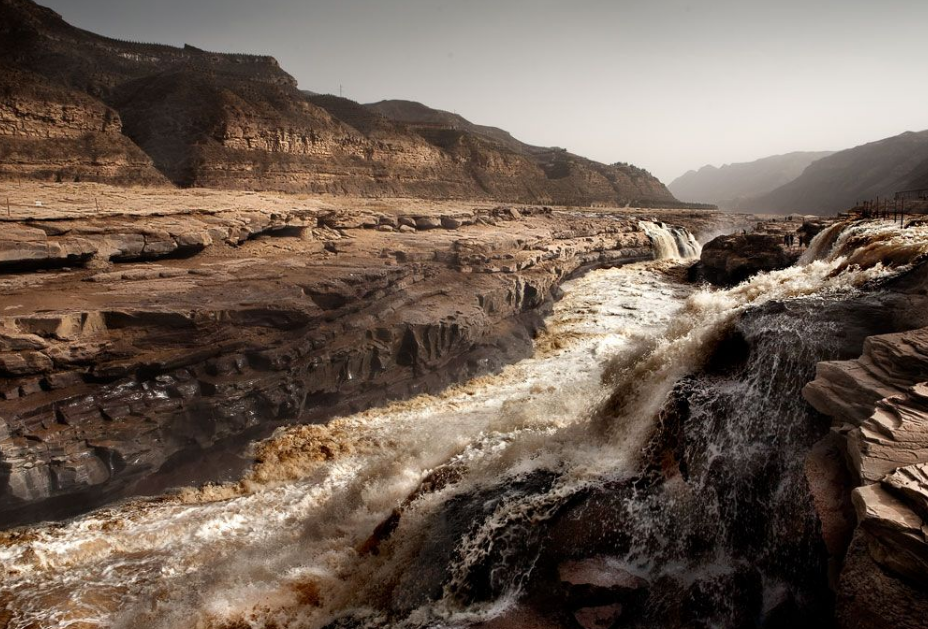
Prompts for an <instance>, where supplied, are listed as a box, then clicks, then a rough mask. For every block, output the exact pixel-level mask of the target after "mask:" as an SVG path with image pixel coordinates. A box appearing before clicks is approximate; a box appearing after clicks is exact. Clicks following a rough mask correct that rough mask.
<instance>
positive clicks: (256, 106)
mask: <svg viewBox="0 0 928 629" xmlns="http://www.w3.org/2000/svg"><path fill="white" fill-rule="evenodd" d="M0 64H2V66H3V68H4V79H3V85H2V86H0V87H2V88H3V89H0V116H2V117H0V121H2V124H0V156H3V157H4V159H3V160H2V161H3V167H2V168H0V177H3V178H7V179H10V178H30V179H42V180H46V181H56V180H58V181H61V180H66V181H72V180H84V181H102V182H110V183H136V184H149V183H154V182H156V181H164V182H167V181H169V182H172V183H174V184H178V185H181V186H201V187H202V186H206V187H221V188H230V189H249V190H281V191H288V192H306V193H331V194H353V195H367V196H416V197H425V198H470V199H478V198H492V199H496V200H503V201H509V202H525V203H550V204H559V205H590V204H605V205H613V206H615V205H626V204H632V205H637V206H654V207H668V206H678V205H679V202H678V201H677V200H676V199H675V198H674V197H673V195H672V194H671V193H670V192H669V191H668V190H667V188H666V187H665V186H664V185H663V184H662V183H660V182H659V181H658V180H657V179H656V178H654V177H653V176H652V175H650V174H649V173H647V172H646V171H643V170H641V169H637V168H635V167H632V166H628V165H612V166H609V165H605V164H599V163H597V162H593V161H591V160H587V159H584V158H582V157H579V156H576V155H571V154H569V153H567V152H565V151H563V150H555V149H543V148H539V147H530V146H528V145H525V144H523V143H521V142H518V141H516V140H514V139H513V138H511V136H509V135H508V134H506V133H505V132H502V131H499V130H496V131H498V133H492V132H489V131H488V129H490V128H488V127H481V126H479V125H471V124H470V123H467V122H466V121H464V122H465V123H466V124H459V121H458V120H457V119H455V120H444V121H443V122H440V123H434V122H433V123H431V124H429V125H422V124H418V123H412V122H409V121H407V120H404V119H399V118H396V117H393V118H391V117H390V115H388V114H391V113H395V112H394V111H393V110H389V111H387V112H386V113H384V112H383V111H382V108H381V109H378V108H377V107H376V106H370V107H366V106H362V105H359V104H358V103H354V102H352V101H349V100H347V99H341V98H336V97H333V96H318V95H311V94H307V93H305V92H303V91H301V90H299V89H297V84H296V80H295V79H294V78H293V77H292V76H290V75H289V74H287V73H286V72H284V71H283V70H281V69H280V67H279V65H278V64H277V62H276V61H275V60H274V59H273V58H271V57H266V56H254V55H240V54H218V53H211V52H207V51H203V50H200V49H197V48H195V47H192V46H185V47H184V48H174V47H171V46H162V45H157V44H140V43H134V42H125V41H120V40H115V39H110V38H106V37H101V36H98V35H95V34H93V33H89V32H87V31H83V30H80V29H77V28H74V27H72V26H70V25H69V24H67V23H66V22H65V21H64V20H63V19H62V18H61V17H60V16H59V15H57V14H56V13H54V12H53V11H51V10H49V9H45V8H43V7H40V6H38V5H36V4H34V3H33V2H31V0H2V1H0ZM420 107H421V106H420ZM425 109H428V108H425ZM433 111H434V110H433ZM460 120H463V119H460ZM62 134H64V137H62Z"/></svg>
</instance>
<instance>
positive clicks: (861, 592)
mask: <svg viewBox="0 0 928 629" xmlns="http://www.w3.org/2000/svg"><path fill="white" fill-rule="evenodd" d="M803 395H804V397H805V398H806V400H808V401H809V403H810V404H812V405H813V406H814V407H815V408H816V409H817V410H819V411H820V412H822V413H824V414H826V415H829V416H830V417H832V419H833V424H834V431H835V432H836V434H837V435H838V436H839V438H840V443H841V450H842V451H843V452H844V454H845V456H846V460H847V463H848V466H849V468H850V470H851V471H852V474H853V484H854V485H857V486H858V487H857V489H854V491H853V494H852V496H853V505H854V508H855V510H856V516H857V518H856V519H857V528H856V530H855V531H854V537H853V541H852V542H851V544H850V548H849V549H848V550H847V557H846V559H845V562H844V567H843V570H842V571H841V575H840V579H839V584H838V619H839V621H840V623H841V625H842V626H844V627H853V628H868V627H882V626H893V627H906V628H908V627H912V628H915V627H921V626H924V622H925V618H926V617H928V328H919V329H916V330H913V331H910V332H903V333H897V334H886V335H879V336H872V337H870V338H868V339H867V341H866V342H865V344H864V351H863V355H862V356H861V357H860V358H859V359H855V360H850V361H838V362H824V363H820V364H819V366H818V369H817V371H816V378H815V380H813V381H812V382H811V383H809V384H808V385H807V386H806V387H805V389H804V390H803ZM823 520H826V521H827V520H829V518H828V517H827V515H826V516H824V517H823Z"/></svg>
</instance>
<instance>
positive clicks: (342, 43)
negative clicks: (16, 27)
mask: <svg viewBox="0 0 928 629" xmlns="http://www.w3.org/2000/svg"><path fill="white" fill-rule="evenodd" d="M39 2H40V3H41V4H45V5H46V6H50V7H52V8H53V9H55V10H56V11H58V12H59V13H61V14H62V15H63V16H64V18H65V19H66V20H68V21H69V22H71V23H72V24H75V25H77V26H80V27H82V28H85V29H88V30H92V31H95V32H98V33H101V34H104V35H110V36H114V37H120V38H123V39H134V40H140V41H151V42H162V43H168V44H177V45H181V44H184V43H190V44H193V45H195V46H198V47H200V48H205V49H207V50H215V51H228V52H233V51H234V52H251V53H262V54H270V55H273V56H274V57H276V58H277V59H278V60H279V61H280V63H281V66H282V67H283V68H284V69H285V70H286V71H288V72H289V73H290V74H292V75H294V76H295V77H296V78H297V79H298V80H299V82H300V86H301V87H302V88H304V89H310V90H313V91H317V92H329V93H335V94H337V93H338V92H339V85H342V86H344V87H343V89H344V95H345V96H347V97H349V98H352V99H354V100H358V101H360V102H372V101H376V100H381V99H385V98H404V99H410V100H417V101H421V102H423V103H426V104H428V105H430V106H432V107H437V108H440V109H447V110H450V111H456V112H457V113H459V114H461V115H463V116H465V117H466V118H468V119H470V120H471V121H473V122H477V123H481V124H490V125H495V126H498V127H502V128H504V129H506V130H508V131H511V132H512V133H513V135H515V136H516V137H518V138H519V139H521V140H523V141H525V142H530V143H533V144H540V145H556V146H563V147H566V148H567V149H569V150H570V151H572V152H575V153H579V154H581V155H586V156H588V157H592V158H594V159H597V160H601V161H604V162H615V161H629V162H632V163H634V164H637V165H639V166H642V167H644V168H647V169H649V170H651V171H652V172H653V173H654V174H656V175H657V176H658V177H660V178H661V179H662V180H663V181H665V182H668V183H669V182H670V181H671V180H672V179H673V178H675V177H677V176H678V175H680V174H682V173H683V172H684V171H686V170H688V169H690V168H697V167H699V166H701V165H704V164H707V163H711V164H716V165H721V164H723V163H729V162H735V161H747V160H751V159H755V158H759V157H764V156H767V155H772V154H776V153H784V152H789V151H793V150H824V149H841V148H847V147H850V146H854V145H857V144H861V143H864V142H867V141H871V140H876V139H879V138H882V137H886V136H890V135H895V134H897V133H901V132H903V131H907V130H911V131H917V130H922V129H928V81H926V76H928V42H926V37H928V31H926V25H928V0H767V1H763V2H762V1H756V0H689V1H684V0H612V1H607V0H573V1H572V2H568V1H567V0H260V1H256V0H157V1H153V0H39Z"/></svg>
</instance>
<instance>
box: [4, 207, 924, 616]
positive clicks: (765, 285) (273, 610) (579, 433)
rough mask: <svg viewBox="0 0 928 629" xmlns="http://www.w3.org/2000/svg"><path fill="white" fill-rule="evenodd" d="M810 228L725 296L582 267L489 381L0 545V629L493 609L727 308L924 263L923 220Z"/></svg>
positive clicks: (839, 295)
mask: <svg viewBox="0 0 928 629" xmlns="http://www.w3.org/2000/svg"><path fill="white" fill-rule="evenodd" d="M831 236H835V237H834V239H833V243H831V244H828V245H824V244H822V243H818V244H816V249H817V250H818V251H820V253H819V254H817V256H816V257H817V258H818V259H815V260H806V261H804V262H806V264H804V265H803V266H798V267H795V268H791V269H787V270H784V271H779V272H774V273H769V274H764V275H761V276H758V277H757V278H755V279H753V280H751V281H749V282H747V283H745V284H742V285H740V286H738V287H735V288H733V289H730V290H726V291H712V290H698V291H695V292H694V289H693V288H692V287H687V286H683V285H680V284H677V283H675V282H674V281H673V280H671V279H669V276H668V275H665V274H664V273H662V272H661V266H662V265H666V264H668V263H667V262H655V263H650V264H644V265H632V266H628V267H625V268H621V269H613V270H604V271H596V272H593V273H590V274H589V275H587V276H585V277H583V278H581V279H578V280H575V281H573V282H570V283H569V284H567V285H566V286H565V291H566V296H565V297H564V299H563V300H561V301H560V302H559V303H558V304H557V306H556V309H555V312H554V314H553V315H552V317H551V319H550V321H549V322H548V326H549V328H548V332H547V333H546V334H545V335H544V336H543V337H541V338H540V339H539V340H538V344H537V352H536V355H535V357H533V358H532V359H529V360H526V361H523V362H521V363H519V364H517V365H513V366H511V367H509V368H507V369H505V370H504V371H503V372H502V373H500V374H498V375H496V376H492V377H487V378H482V379H479V380H476V381H473V382H469V383H466V384H464V385H461V386H458V387H454V388H452V389H450V390H449V391H447V392H446V393H445V394H443V395H441V396H423V397H419V398H415V399H413V400H409V401H406V402H403V403H397V404H393V405H391V406H389V407H387V408H383V409H377V410H372V411H368V412H365V413H362V414H359V415H354V416H350V417H345V418H341V419H338V420H336V421H333V422H332V423H330V424H328V425H327V426H302V427H292V428H289V429H286V430H282V431H279V432H278V433H277V434H275V435H274V436H273V437H272V438H271V439H269V440H267V441H265V442H263V443H261V444H258V445H256V451H255V454H256V456H257V458H258V460H259V462H258V463H257V464H256V466H255V467H254V469H253V470H252V471H251V472H250V473H249V474H248V475H247V476H246V477H245V478H244V479H242V481H240V482H238V483H234V484H230V485H224V486H214V487H206V488H200V489H190V490H187V491H184V492H181V493H180V494H178V495H175V496H172V497H166V498H163V499H160V500H152V501H136V502H132V503H126V504H122V505H118V506H115V507H112V508H109V509H105V510H102V511H98V512H95V513H93V514H90V515H88V516H85V517H82V518H79V519H77V520H74V521H72V522H69V523H66V524H63V525H56V526H48V527H32V528H29V529H26V530H22V531H18V532H16V533H13V534H7V535H5V536H4V537H3V538H0V564H2V570H3V573H4V581H3V584H2V585H0V604H2V603H4V602H5V603H6V606H7V608H8V609H9V610H10V612H11V614H12V617H11V620H10V622H9V625H8V626H9V627H17V628H25V627H109V626H115V627H165V628H168V627H171V628H181V627H184V628H186V627H308V628H312V627H325V626H331V625H332V624H333V623H339V622H340V624H337V626H346V627H348V626H351V627H355V626H371V627H380V626H409V627H416V626H462V625H467V624H469V623H472V622H474V621H476V620H479V619H485V618H488V617H492V616H494V615H496V614H499V613H501V612H502V611H503V610H505V609H506V608H507V607H508V606H510V605H511V604H513V602H514V601H515V600H516V599H518V598H519V596H520V595H521V593H522V586H523V584H524V583H525V579H526V576H527V575H528V574H529V573H530V572H531V569H532V565H533V561H534V557H533V556H532V555H531V554H526V553H525V551H524V548H525V547H526V544H524V543H523V542H524V541H525V540H526V539H527V538H530V537H532V536H533V535H535V534H537V532H538V531H541V530H544V527H545V526H546V523H547V522H548V521H549V518H550V517H552V515H553V514H554V513H555V512H556V511H557V510H558V509H559V508H560V507H561V506H562V505H563V504H564V503H565V501H567V500H569V499H570V498H571V497H572V496H575V495H576V494H577V492H579V491H581V490H583V489H585V488H590V487H597V486H602V485H603V484H604V483H607V482H609V483H614V482H616V481H617V480H621V479H623V478H629V477H631V476H633V475H634V474H635V473H636V472H637V470H638V467H639V463H640V462H639V458H640V453H641V449H642V446H643V444H644V443H645V442H646V440H647V438H648V436H649V435H650V434H651V432H652V431H653V427H654V422H655V417H656V415H657V412H658V411H659V409H660V408H661V406H662V405H663V404H664V402H665V400H666V399H667V397H668V395H669V394H670V393H671V391H672V389H673V388H674V385H675V383H677V382H679V381H680V379H681V378H683V377H684V376H686V375H688V374H690V373H693V372H694V371H697V370H698V369H700V367H701V366H702V364H703V362H704V361H705V360H706V358H707V356H708V354H709V353H710V352H711V350H712V348H713V347H714V345H715V343H716V341H717V340H718V339H719V338H720V335H721V334H722V333H723V332H724V331H725V330H726V329H727V327H728V326H730V325H731V324H732V322H733V321H735V320H736V319H737V317H738V316H739V314H741V313H743V312H745V311H746V310H747V309H749V308H753V307H755V306H759V305H762V304H765V303H769V302H771V301H783V300H790V299H797V298H802V297H808V296H812V295H814V296H817V297H821V298H822V299H843V298H846V297H847V295H848V294H851V293H853V292H855V291H857V290H859V288H860V287H861V286H864V285H865V284H866V283H867V282H870V281H871V280H875V279H880V278H883V277H886V276H887V275H889V274H891V273H893V272H895V270H898V268H899V267H904V266H905V265H906V264H908V263H909V262H911V261H912V260H913V259H914V258H915V257H917V256H918V255H920V254H922V253H924V252H926V251H928V230H926V229H924V228H916V229H912V230H904V231H903V230H896V229H895V228H891V227H888V226H874V225H865V226H850V227H847V228H842V229H841V231H840V233H839V234H837V235H834V234H831V235H829V238H831ZM660 237H661V238H664V235H660ZM890 267H893V268H890ZM894 269H895V270H894ZM771 325H773V323H771ZM604 383H605V384H604ZM631 507H634V505H631ZM631 507H630V508H631ZM632 510H634V509H632ZM655 524H658V523H655ZM659 524H660V526H666V525H667V524H668V523H667V522H662V523H659ZM671 524H672V523H671ZM654 528H655V529H657V528H659V527H658V526H655V527H654ZM659 550H660V549H656V550H655V552H658V551H659ZM488 566H489V567H488ZM478 590H479V592H478Z"/></svg>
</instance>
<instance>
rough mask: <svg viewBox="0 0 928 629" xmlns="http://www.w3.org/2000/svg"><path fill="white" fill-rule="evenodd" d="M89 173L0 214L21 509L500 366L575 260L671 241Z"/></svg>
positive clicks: (94, 496)
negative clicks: (84, 209) (87, 199)
mask: <svg viewBox="0 0 928 629" xmlns="http://www.w3.org/2000/svg"><path fill="white" fill-rule="evenodd" d="M47 188H48V190H51V191H55V190H58V189H60V188H61V186H60V185H58V184H49V185H48V186H47ZM91 189H92V190H93V192H94V193H95V194H100V195H103V196H101V197H100V199H101V200H100V201H99V202H100V203H101V204H102V205H103V206H104V207H105V209H104V210H101V212H99V213H96V212H93V213H90V214H87V213H83V214H81V213H79V212H73V211H71V210H70V209H69V208H68V207H67V206H66V205H64V203H61V204H57V205H56V204H55V203H54V202H53V201H47V203H48V205H47V206H43V207H34V208H31V209H30V216H29V218H22V220H18V221H17V220H13V221H6V222H5V223H4V225H5V226H4V227H3V231H2V233H0V271H3V272H6V273H7V275H5V276H0V290H2V292H3V294H4V302H3V303H4V309H3V311H2V312H0V398H2V399H0V513H2V514H3V517H4V521H6V522H11V521H16V520H17V519H28V518H30V517H35V516H36V515H40V514H41V515H45V516H48V515H55V514H63V513H68V512H72V511H74V510H76V509H81V508H83V507H85V506H90V505H92V504H99V503H100V502H102V501H105V500H107V499H110V498H113V497H115V496H120V495H126V494H131V493H136V492H147V491H154V490H156V489H155V488H156V487H160V486H163V485H164V484H170V483H171V482H178V481H177V479H179V478H181V477H183V479H184V480H183V481H179V482H188V481H190V480H206V479H207V478H208V477H209V476H210V474H211V472H208V473H206V477H202V474H201V477H197V476H196V474H194V472H192V471H191V470H190V468H188V469H187V470H186V471H178V470H179V469H181V468H183V465H184V461H185V460H186V459H188V458H189V457H191V456H193V455H196V456H197V457H199V458H198V460H197V466H196V467H199V468H202V469H211V468H210V465H211V464H210V463H208V462H207V459H208V457H205V458H204V457H202V456H201V454H202V453H203V452H204V451H213V452H217V453H220V454H222V453H225V452H228V451H234V450H235V446H234V444H236V443H240V442H243V441H246V440H248V439H250V438H254V437H255V436H259V435H261V434H267V432H268V431H269V430H270V429H272V428H273V427H274V426H277V425H280V424H282V423H285V422H290V421H297V420H298V421H303V422H311V421H321V420H323V419H325V418H327V417H329V416H331V415H332V414H333V413H339V412H348V411H355V410H359V409H361V408H365V407H368V406H370V405H373V404H379V403H382V402H384V401H385V400H389V399H394V398H402V397H405V396H410V395H414V394H417V393H421V392H427V391H435V390H437V389H440V388H442V387H443V386H445V385H447V384H448V383H450V382H453V381H458V380H461V379H463V378H466V377H469V376H472V375H475V374H479V373H483V372H487V371H492V370H495V369H498V368H499V367H500V366H501V365H502V364H504V363H506V362H509V361H513V360H516V359H518V358H521V357H523V356H525V355H527V354H528V353H529V352H531V350H532V336H533V333H534V331H535V330H536V329H537V328H538V327H539V326H540V325H541V322H542V317H543V316H544V314H545V313H546V312H547V308H548V307H549V305H550V304H551V302H552V300H553V299H554V298H555V297H556V296H557V295H558V285H559V284H560V282H562V281H563V280H564V279H566V278H568V277H570V276H571V275H572V274H575V273H577V272H579V271H581V270H583V269H587V268H592V267H597V266H607V265H617V264H623V263H626V262H631V261H635V260H645V259H649V258H651V257H653V255H654V254H653V250H652V246H651V242H650V240H649V239H648V237H647V235H646V234H644V233H643V232H642V231H640V228H639V221H638V217H633V216H627V218H623V216H622V215H615V214H610V215H605V216H596V215H590V214H587V215H584V216H579V215H576V214H570V213H566V212H557V211H554V210H552V209H550V208H541V207H528V208H525V207H523V208H512V207H493V206H468V205H455V204H447V203H446V204H443V205H439V206H438V207H433V208H431V209H429V208H428V207H427V206H425V205H424V204H423V205H420V206H418V207H412V208H411V209H410V208H407V207H403V206H389V205H386V204H383V203H378V204H377V205H376V208H377V209H366V208H363V207H362V208H358V209H343V208H342V207H339V206H337V205H336V206H334V207H333V206H332V205H331V204H328V203H323V202H320V201H302V200H298V199H295V198H293V199H290V198H287V197H271V196H269V197H262V196H260V195H240V196H239V197H234V201H233V202H231V203H230V205H232V206H234V207H235V208H237V209H226V208H227V207H229V206H228V205H226V203H227V202H228V199H230V198H232V197H233V195H229V194H228V193H216V194H213V195H210V194H207V193H205V192H203V191H197V192H194V193H189V194H182V193H175V194H174V195H171V194H166V193H165V192H163V191H156V190H152V191H147V192H146V191H138V192H137V194H135V195H131V194H126V193H124V192H120V191H110V192H111V194H110V196H105V195H104V193H105V192H107V190H106V189H104V188H101V187H94V188H91ZM80 190H82V188H80V187H75V188H74V190H72V192H71V193H70V194H71V195H73V196H80V194H79V192H80ZM30 192H31V193H32V194H33V196H39V195H41V194H42V190H31V191H30ZM24 194H25V193H24ZM130 197H134V198H135V201H134V202H135V203H138V204H140V205H141V206H142V207H147V208H148V209H145V210H134V209H132V207H133V206H132V203H133V202H130V201H128V200H125V201H121V199H128V198H130ZM68 198H73V197H72V196H69V197H68ZM345 204H346V205H350V203H348V202H347V201H346V202H345ZM191 205H194V206H195V207H199V208H201V209H199V210H190V209H189V208H190V207H191ZM295 205H296V206H298V207H294V206H295ZM152 208H157V209H156V210H153V209H152ZM653 218H655V220H658V219H657V217H653ZM659 220H664V221H668V222H677V223H678V224H680V223H682V224H687V225H690V226H691V227H694V228H698V227H700V226H708V224H709V223H710V222H712V221H714V220H721V218H720V217H719V216H714V217H710V215H707V214H706V213H695V214H694V213H677V214H674V213H672V212H665V213H663V214H661V215H660V216H659ZM32 271H41V272H39V273H35V272H32ZM217 456H219V455H217ZM169 472H170V474H173V476H168V473H169ZM159 473H161V475H160V476H159ZM172 479H173V480H172ZM159 483H160V484H161V485H159Z"/></svg>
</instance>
